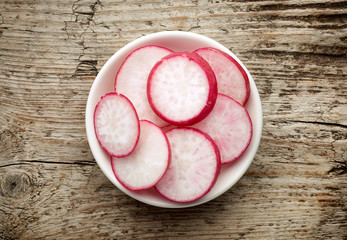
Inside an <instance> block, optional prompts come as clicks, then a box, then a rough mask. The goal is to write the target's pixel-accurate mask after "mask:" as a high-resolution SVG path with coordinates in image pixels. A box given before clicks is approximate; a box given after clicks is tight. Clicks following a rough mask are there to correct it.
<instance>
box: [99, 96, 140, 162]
mask: <svg viewBox="0 0 347 240" xmlns="http://www.w3.org/2000/svg"><path fill="white" fill-rule="evenodd" d="M94 128H95V134H96V137H97V139H98V141H99V143H100V145H101V147H102V148H103V149H104V150H105V151H106V152H107V153H108V154H109V155H111V156H117V157H124V156H127V155H129V154H130V153H131V152H132V151H133V150H134V148H135V146H136V144H137V142H138V139H139V134H140V125H139V119H138V116H137V113H136V110H135V108H134V106H133V105H132V103H131V102H130V101H129V99H127V98H126V97H125V96H123V95H121V94H117V93H108V94H106V95H105V96H103V97H102V98H101V99H100V101H99V103H98V104H97V106H96V107H95V111H94Z"/></svg>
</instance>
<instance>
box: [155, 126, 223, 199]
mask: <svg viewBox="0 0 347 240" xmlns="http://www.w3.org/2000/svg"><path fill="white" fill-rule="evenodd" d="M166 135H167V137H168V139H169V142H170V146H171V164H170V167H169V169H168V170H167V172H166V174H165V175H164V177H163V178H162V179H161V180H160V181H159V183H158V184H157V185H156V186H155V188H156V189H157V191H158V192H159V193H160V194H161V195H162V196H164V197H165V198H167V199H169V200H171V201H175V202H192V201H195V200H197V199H199V198H201V197H203V196H204V195H205V194H207V193H208V192H209V190H210V189H211V188H212V187H213V185H214V183H215V181H216V179H217V177H218V175H219V172H220V167H221V163H220V155H219V151H218V148H217V146H216V145H215V143H214V142H213V140H212V139H211V138H210V137H209V136H208V135H207V134H205V133H203V132H201V131H199V130H197V129H193V128H187V127H185V128H175V129H172V130H170V131H168V132H167V133H166Z"/></svg>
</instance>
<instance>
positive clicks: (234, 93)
mask: <svg viewBox="0 0 347 240" xmlns="http://www.w3.org/2000/svg"><path fill="white" fill-rule="evenodd" d="M194 52H195V53H197V54H199V55H200V56H201V57H203V58H204V59H205V60H206V61H207V62H208V63H209V64H210V66H211V68H212V69H213V71H214V73H215V75H216V78H217V83H218V92H219V93H223V94H225V95H227V96H229V97H231V98H233V99H234V100H236V101H237V102H239V103H240V104H242V105H245V104H246V103H247V101H248V97H249V94H250V86H249V79H248V75H247V73H246V71H245V70H244V69H243V68H242V66H241V65H240V64H239V63H238V62H237V61H236V60H235V59H234V58H233V57H231V56H230V55H229V54H227V53H225V52H223V51H221V50H219V49H216V48H211V47H207V48H200V49H197V50H195V51H194Z"/></svg>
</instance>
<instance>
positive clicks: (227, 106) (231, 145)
mask: <svg viewBox="0 0 347 240" xmlns="http://www.w3.org/2000/svg"><path fill="white" fill-rule="evenodd" d="M193 127H194V128H197V129H200V130H201V131H203V132H206V133H207V134H208V135H210V136H211V138H212V139H213V140H214V141H215V143H216V144H217V146H218V148H219V151H220V154H221V161H222V164H227V163H230V162H232V161H235V160H236V159H237V158H239V157H240V156H241V155H242V154H243V153H244V151H246V149H247V147H248V145H249V143H250V142H251V139H252V134H253V127H252V121H251V118H250V116H249V114H248V112H247V110H246V109H245V108H244V107H243V106H242V105H241V104H239V103H238V102H236V101H235V100H234V99H232V98H230V97H229V96H226V95H224V94H218V97H217V101H216V104H215V107H214V109H213V110H212V112H211V113H210V114H209V115H208V116H207V117H206V118H205V119H204V120H202V121H201V122H199V123H197V124H195V125H193Z"/></svg>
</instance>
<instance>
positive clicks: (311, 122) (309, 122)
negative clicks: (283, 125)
mask: <svg viewBox="0 0 347 240" xmlns="http://www.w3.org/2000/svg"><path fill="white" fill-rule="evenodd" d="M286 122H293V123H308V124H318V125H325V126H333V127H341V128H347V125H344V124H340V123H331V122H320V121H303V120H286Z"/></svg>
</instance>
